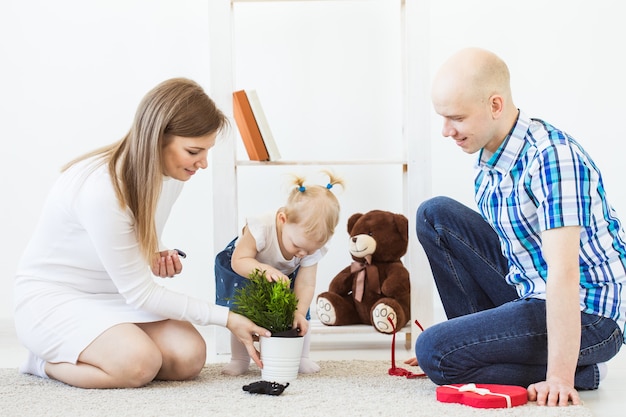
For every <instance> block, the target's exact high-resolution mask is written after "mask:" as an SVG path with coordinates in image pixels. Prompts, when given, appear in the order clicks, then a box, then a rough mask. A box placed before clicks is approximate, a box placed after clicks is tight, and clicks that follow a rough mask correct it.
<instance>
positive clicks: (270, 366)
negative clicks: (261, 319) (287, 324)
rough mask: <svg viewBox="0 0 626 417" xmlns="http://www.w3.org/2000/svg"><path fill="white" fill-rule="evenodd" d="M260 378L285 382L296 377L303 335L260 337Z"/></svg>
mask: <svg viewBox="0 0 626 417" xmlns="http://www.w3.org/2000/svg"><path fill="white" fill-rule="evenodd" d="M259 344H260V346H259V347H260V350H261V361H262V362H263V369H261V378H262V379H263V380H264V381H269V382H278V383H279V384H285V383H286V382H290V381H293V380H294V379H296V378H297V377H298V369H299V368H300V358H301V357H302V346H303V344H304V337H302V336H298V337H275V336H274V337H264V336H261V337H260V342H259Z"/></svg>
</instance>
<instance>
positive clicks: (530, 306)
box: [415, 197, 623, 390]
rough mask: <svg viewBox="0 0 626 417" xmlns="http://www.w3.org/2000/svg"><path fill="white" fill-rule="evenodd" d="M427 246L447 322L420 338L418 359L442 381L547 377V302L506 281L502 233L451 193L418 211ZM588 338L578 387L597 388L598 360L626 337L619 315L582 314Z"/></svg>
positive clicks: (420, 234)
mask: <svg viewBox="0 0 626 417" xmlns="http://www.w3.org/2000/svg"><path fill="white" fill-rule="evenodd" d="M416 229H417V230H416V232H417V237H418V239H419V241H420V243H421V244H422V246H423V247H424V250H425V252H426V255H427V256H428V260H429V262H430V266H431V269H432V273H433V276H434V279H435V283H436V286H437V290H438V291H439V296H440V297H441V301H442V304H443V307H444V310H445V312H446V315H447V316H448V320H447V321H445V322H443V323H439V324H436V325H434V326H432V327H430V328H428V329H426V330H425V331H424V332H423V333H422V334H421V335H420V336H419V337H418V338H417V341H416V343H415V354H416V357H417V360H418V363H419V365H420V367H421V368H422V370H423V371H424V372H425V373H426V374H427V375H428V377H429V378H430V379H431V380H432V381H433V382H434V383H436V384H440V385H441V384H455V383H458V384H461V383H462V384H465V383H471V382H474V383H483V384H511V385H521V386H524V387H527V386H528V385H530V384H532V383H535V382H539V381H544V380H545V377H546V367H547V366H546V364H547V359H548V340H547V329H546V303H545V301H544V300H540V299H534V298H527V299H518V295H517V292H516V291H515V289H514V287H512V286H510V285H508V284H507V283H506V282H505V281H504V277H505V275H506V273H507V270H508V263H507V260H506V259H505V258H504V256H503V255H502V253H501V251H500V243H499V239H498V236H497V235H496V233H495V232H494V231H493V229H492V228H491V226H489V224H488V223H487V222H485V220H484V219H483V218H482V217H481V216H480V215H479V214H478V213H477V212H475V211H474V210H472V209H470V208H468V207H466V206H464V205H462V204H460V203H458V202H457V201H454V200H452V199H450V198H447V197H435V198H433V199H431V200H428V201H425V202H424V203H422V205H421V206H420V207H419V209H418V211H417V225H416ZM581 322H582V336H581V345H580V355H579V358H578V367H577V368H576V377H575V386H576V388H577V389H581V390H584V389H596V388H598V384H599V373H598V366H597V364H598V363H601V362H606V361H608V360H609V359H611V358H612V357H613V356H615V354H617V352H618V351H619V349H620V347H621V346H622V343H623V336H622V333H621V331H620V329H619V326H618V325H617V323H616V322H615V321H614V320H611V319H609V318H604V317H599V316H596V315H591V314H585V313H581Z"/></svg>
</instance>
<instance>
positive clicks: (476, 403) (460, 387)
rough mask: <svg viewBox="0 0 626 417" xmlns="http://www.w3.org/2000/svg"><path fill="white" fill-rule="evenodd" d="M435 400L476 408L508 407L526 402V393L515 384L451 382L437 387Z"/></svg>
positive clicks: (524, 389)
mask: <svg viewBox="0 0 626 417" xmlns="http://www.w3.org/2000/svg"><path fill="white" fill-rule="evenodd" d="M437 400H438V401H441V402H444V403H458V404H465V405H469V406H470V407H476V408H510V407H515V406H517V405H523V404H526V403H527V402H528V393H527V391H526V388H524V387H520V386H517V385H497V384H451V385H441V386H439V387H437Z"/></svg>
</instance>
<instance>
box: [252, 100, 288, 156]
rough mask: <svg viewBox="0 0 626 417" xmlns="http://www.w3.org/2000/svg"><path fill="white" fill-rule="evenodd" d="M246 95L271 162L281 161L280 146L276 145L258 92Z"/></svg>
mask: <svg viewBox="0 0 626 417" xmlns="http://www.w3.org/2000/svg"><path fill="white" fill-rule="evenodd" d="M246 95H247V96H248V101H249V102H250V107H251V108H252V113H253V114H254V118H255V119H256V124H257V126H258V127H259V131H260V132H261V136H262V137H263V141H264V142H265V148H266V149H267V153H268V154H269V156H270V161H277V160H279V159H280V152H279V151H278V146H277V145H276V141H274V135H272V131H271V130H270V125H269V123H268V122H267V118H266V117H265V113H264V112H263V107H262V106H261V100H259V95H258V94H257V92H256V90H246Z"/></svg>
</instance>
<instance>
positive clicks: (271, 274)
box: [265, 268, 289, 282]
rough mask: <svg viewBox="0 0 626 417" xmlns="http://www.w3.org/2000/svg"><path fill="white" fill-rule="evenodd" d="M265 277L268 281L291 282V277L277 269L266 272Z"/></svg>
mask: <svg viewBox="0 0 626 417" xmlns="http://www.w3.org/2000/svg"><path fill="white" fill-rule="evenodd" d="M265 277H266V278H267V280H268V281H275V282H278V281H286V282H287V281H289V277H288V276H287V275H285V274H283V273H282V272H280V271H279V270H277V269H274V268H268V269H266V270H265Z"/></svg>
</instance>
